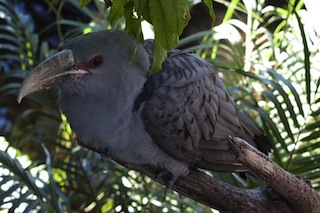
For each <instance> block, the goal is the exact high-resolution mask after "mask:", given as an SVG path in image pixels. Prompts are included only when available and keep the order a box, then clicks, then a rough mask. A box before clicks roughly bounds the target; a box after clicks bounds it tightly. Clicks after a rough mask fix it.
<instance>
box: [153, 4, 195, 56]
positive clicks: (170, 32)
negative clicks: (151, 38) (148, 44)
mask: <svg viewBox="0 0 320 213" xmlns="http://www.w3.org/2000/svg"><path fill="white" fill-rule="evenodd" d="M148 7H149V11H150V18H151V23H152V24H153V26H154V31H155V35H156V39H157V40H158V42H159V44H160V45H161V46H162V47H164V48H165V49H167V50H170V49H172V48H173V45H174V44H177V43H178V36H179V35H180V34H181V33H182V31H183V29H184V27H185V26H186V24H187V23H188V21H189V19H188V14H189V13H188V4H187V1H185V0H176V1H172V0H162V1H152V0H150V1H149V2H148Z"/></svg>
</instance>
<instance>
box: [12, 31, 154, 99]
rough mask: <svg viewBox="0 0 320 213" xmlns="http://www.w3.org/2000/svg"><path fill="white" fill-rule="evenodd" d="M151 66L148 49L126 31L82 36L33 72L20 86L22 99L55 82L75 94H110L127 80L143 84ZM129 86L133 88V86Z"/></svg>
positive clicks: (101, 32) (20, 97)
mask: <svg viewBox="0 0 320 213" xmlns="http://www.w3.org/2000/svg"><path fill="white" fill-rule="evenodd" d="M148 69H149V59H148V55H147V53H146V51H145V49H144V48H143V46H142V45H140V44H139V43H138V42H136V41H135V40H134V39H132V38H131V37H130V36H128V35H127V34H125V33H124V32H120V31H99V32H94V33H89V34H85V35H81V36H78V37H75V38H74V39H72V40H70V41H69V42H68V43H67V44H66V45H65V46H64V48H63V49H62V50H61V51H60V52H58V53H56V54H55V55H53V56H51V57H50V58H48V59H47V60H45V61H43V62H42V63H41V64H39V65H38V66H37V67H36V68H35V69H34V70H32V71H31V72H30V74H29V75H28V77H27V78H26V79H25V80H24V82H23V84H22V86H21V88H20V92H19V95H18V102H20V101H21V100H22V98H24V97H25V96H27V95H28V94H30V93H32V92H35V91H38V90H41V89H43V88H46V87H51V86H54V85H60V86H61V88H62V90H64V92H66V93H71V94H74V93H89V94H90V93H92V92H95V93H101V92H102V91H101V90H103V91H104V92H105V93H107V92H108V91H112V90H113V91H114V88H119V87H121V84H122V83H127V82H131V83H132V85H133V86H134V87H140V86H141V84H143V83H144V82H143V79H144V77H145V76H146V74H147V72H148ZM135 81H136V82H135ZM140 81H141V82H140ZM119 84H120V85H119ZM126 86H127V85H126ZM127 88H128V89H127V90H130V89H132V88H130V85H129V86H127ZM109 89H110V90H109ZM99 90H100V91H99Z"/></svg>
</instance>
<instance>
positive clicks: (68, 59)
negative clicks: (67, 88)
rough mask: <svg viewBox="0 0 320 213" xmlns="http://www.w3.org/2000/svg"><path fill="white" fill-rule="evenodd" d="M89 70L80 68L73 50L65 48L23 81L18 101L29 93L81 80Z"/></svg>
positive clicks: (41, 64)
mask: <svg viewBox="0 0 320 213" xmlns="http://www.w3.org/2000/svg"><path fill="white" fill-rule="evenodd" d="M86 74H88V71H86V70H83V69H78V68H77V66H76V63H75V60H74V56H73V54H72V51H71V50H63V51H61V52H58V53H56V54H55V55H53V56H51V57H50V58H48V59H47V60H45V61H43V62H42V63H40V64H39V65H38V66H37V67H36V68H34V69H33V70H32V71H31V72H30V74H29V75H28V76H27V78H26V79H25V80H24V81H23V83H22V85H21V87H20V91H19V94H18V99H17V101H18V103H20V102H21V100H22V99H23V98H24V97H25V96H27V95H28V94H30V93H32V92H35V91H38V90H41V89H44V88H46V87H50V86H53V85H55V84H58V83H62V82H68V81H79V80H80V78H81V77H82V76H83V75H86Z"/></svg>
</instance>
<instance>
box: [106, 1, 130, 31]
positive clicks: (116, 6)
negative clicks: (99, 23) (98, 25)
mask: <svg viewBox="0 0 320 213" xmlns="http://www.w3.org/2000/svg"><path fill="white" fill-rule="evenodd" d="M127 3H128V0H114V1H113V2H112V6H111V8H110V14H109V21H110V23H111V25H112V26H114V24H115V22H116V21H117V20H119V19H120V18H121V17H122V16H123V15H124V11H125V5H126V4H127ZM131 11H132V10H131ZM131 14H132V12H131ZM127 24H128V23H127Z"/></svg>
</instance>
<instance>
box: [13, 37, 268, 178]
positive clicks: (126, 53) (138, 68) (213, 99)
mask: <svg viewBox="0 0 320 213" xmlns="http://www.w3.org/2000/svg"><path fill="white" fill-rule="evenodd" d="M152 49H153V42H152V41H146V42H145V45H144V46H143V45H141V44H140V43H138V42H137V41H135V40H134V39H133V38H131V37H130V36H129V35H127V34H126V33H124V32H120V31H100V32H94V33H90V34H85V35H81V36H78V37H76V38H74V39H72V40H71V41H70V42H69V43H67V44H66V46H65V47H64V48H63V50H62V51H61V52H58V53H57V54H55V55H53V56H52V57H50V58H48V59H47V60H45V61H44V62H42V63H41V64H39V65H38V66H37V67H36V68H35V69H34V70H33V71H32V72H31V73H30V74H29V76H28V77H27V78H26V79H25V80H24V82H23V84H22V87H21V89H20V93H19V97H18V101H19V102H20V101H21V99H22V98H23V97H25V96H26V95H28V94H30V93H32V92H34V91H37V90H40V89H43V88H46V87H51V86H57V87H58V88H59V89H60V97H59V104H60V108H61V110H62V112H63V113H64V114H65V115H66V116H67V118H68V121H69V123H70V124H71V127H72V129H73V131H75V132H76V134H77V137H78V139H79V140H80V141H81V142H82V143H83V144H85V145H89V147H96V148H99V149H104V150H107V151H108V153H110V154H111V155H112V156H115V157H116V158H117V159H119V160H120V161H122V162H128V163H134V164H149V165H153V166H156V167H159V168H161V169H164V170H165V171H167V172H170V173H171V174H172V175H173V179H172V180H173V181H174V180H175V179H176V178H178V177H179V176H185V175H187V174H188V172H189V167H196V168H203V169H209V170H213V171H222V172H235V171H237V172H238V171H245V170H246V168H245V167H244V166H243V165H242V164H240V163H239V162H237V161H236V160H235V159H233V157H232V156H231V154H230V152H229V151H228V137H229V136H238V137H241V138H243V139H245V140H246V141H248V142H249V143H250V144H251V145H252V146H254V147H256V148H258V149H260V150H261V151H263V152H264V153H267V152H269V150H270V148H271V144H270V142H269V141H268V139H267V138H266V136H265V135H264V134H263V132H262V131H261V130H260V129H259V128H257V127H256V126H255V125H254V123H253V122H252V121H251V120H250V119H249V118H248V117H247V116H246V115H245V114H244V113H242V112H240V111H238V109H237V106H236V105H235V103H234V101H233V99H232V98H231V97H230V96H229V95H228V93H227V91H226V89H225V87H224V85H223V83H222V81H221V79H220V78H219V77H218V75H217V72H216V71H215V69H214V68H213V67H212V65H211V64H209V63H208V62H206V61H205V60H203V59H201V58H200V57H199V56H197V55H195V54H192V53H186V52H183V51H179V50H172V51H170V52H168V58H167V59H166V61H165V62H164V63H163V64H162V68H161V70H160V71H159V72H157V73H156V74H154V75H148V71H149V68H150V64H151V63H152V55H153V54H152ZM173 181H172V182H173Z"/></svg>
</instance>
